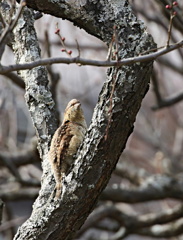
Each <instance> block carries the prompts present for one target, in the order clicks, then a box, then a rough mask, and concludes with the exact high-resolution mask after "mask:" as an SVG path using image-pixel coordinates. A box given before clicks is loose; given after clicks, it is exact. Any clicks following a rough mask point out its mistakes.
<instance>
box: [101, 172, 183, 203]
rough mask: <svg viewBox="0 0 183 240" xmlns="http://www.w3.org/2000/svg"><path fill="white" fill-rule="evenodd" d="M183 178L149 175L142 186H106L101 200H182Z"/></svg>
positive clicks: (129, 201) (133, 201)
mask: <svg viewBox="0 0 183 240" xmlns="http://www.w3.org/2000/svg"><path fill="white" fill-rule="evenodd" d="M182 184H183V180H182V179H180V178H179V179H177V178H173V177H170V176H163V175H162V176H161V175H154V176H152V177H149V178H148V179H147V180H146V181H145V182H144V183H143V185H142V186H141V187H139V188H134V189H130V190H127V189H123V188H121V187H115V188H109V187H108V188H106V189H105V190H104V191H103V193H102V194H101V197H100V199H101V200H105V201H106V200H107V201H108V200H110V201H113V202H126V203H137V202H146V201H153V200H159V199H165V198H173V199H179V200H181V199H182V198H183V189H182Z"/></svg>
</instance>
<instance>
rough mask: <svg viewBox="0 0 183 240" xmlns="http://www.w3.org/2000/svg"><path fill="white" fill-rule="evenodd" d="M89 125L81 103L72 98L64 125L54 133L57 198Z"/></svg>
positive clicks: (52, 159) (51, 154)
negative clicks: (63, 179)
mask: <svg viewBox="0 0 183 240" xmlns="http://www.w3.org/2000/svg"><path fill="white" fill-rule="evenodd" d="M86 129H87V125H86V121H85V118H84V114H83V111H82V109H81V104H80V102H79V101H78V100H76V99H72V100H71V101H70V102H69V103H68V105H67V107H66V109H65V113H64V119H63V122H62V125H61V126H60V127H59V128H58V129H57V130H56V132H55V134H54V135H53V138H52V141H51V146H50V151H49V160H50V163H51V167H52V171H53V174H54V177H55V181H56V198H59V197H60V195H61V189H62V178H63V177H64V176H65V175H66V174H67V172H68V169H69V167H70V166H71V164H72V163H73V161H74V155H75V154H76V152H77V149H78V147H79V146H80V144H81V142H82V141H83V138H84V135H85V133H86Z"/></svg>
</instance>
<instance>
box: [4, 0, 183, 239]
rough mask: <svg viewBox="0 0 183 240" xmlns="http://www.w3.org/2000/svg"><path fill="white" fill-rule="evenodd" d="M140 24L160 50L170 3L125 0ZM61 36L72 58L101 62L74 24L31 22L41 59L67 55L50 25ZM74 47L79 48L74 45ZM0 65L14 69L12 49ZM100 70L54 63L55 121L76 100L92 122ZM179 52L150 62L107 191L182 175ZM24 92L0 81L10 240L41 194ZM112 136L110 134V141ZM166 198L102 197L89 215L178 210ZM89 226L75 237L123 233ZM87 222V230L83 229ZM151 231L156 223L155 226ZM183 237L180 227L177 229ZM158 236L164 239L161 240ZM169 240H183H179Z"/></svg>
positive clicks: (100, 223)
mask: <svg viewBox="0 0 183 240" xmlns="http://www.w3.org/2000/svg"><path fill="white" fill-rule="evenodd" d="M129 2H130V3H131V6H132V8H133V10H134V12H135V14H136V15H137V17H138V18H139V19H141V20H142V21H144V24H145V25H146V26H147V31H148V32H149V33H151V34H152V36H153V38H154V40H155V42H156V43H157V44H158V47H161V46H164V45H166V42H167V39H168V29H169V23H170V10H169V9H167V8H166V7H165V6H166V5H168V4H172V3H173V1H169V0H148V1H144V0H131V1H129ZM176 2H177V3H178V5H177V4H174V11H176V15H175V17H174V19H173V27H172V32H171V37H170V43H175V42H178V41H180V40H182V38H183V34H182V33H183V2H182V1H181V0H180V1H176ZM57 23H58V27H59V29H60V34H61V35H62V37H64V38H65V41H64V42H65V45H66V48H67V50H68V51H70V50H71V51H72V56H77V55H78V54H79V53H78V52H80V55H81V57H83V58H88V59H98V60H104V59H106V57H107V47H106V46H105V44H104V43H103V42H101V41H100V40H98V39H96V38H94V37H93V36H91V35H88V34H87V33H86V32H85V31H83V30H81V29H79V28H77V27H76V26H73V24H72V23H70V22H68V21H66V20H61V19H57V18H55V17H52V16H49V15H43V17H42V18H40V19H38V20H37V21H36V24H35V28H36V30H37V34H38V38H39V43H40V48H41V52H42V57H43V58H47V57H60V56H63V57H66V56H67V54H66V53H65V52H62V48H63V46H62V45H61V43H60V39H59V37H58V35H56V34H55V30H56V25H57ZM78 46H79V48H78ZM2 63H3V64H6V65H8V64H11V63H12V64H13V63H14V57H13V53H12V51H11V49H10V48H9V47H7V48H6V51H5V53H4V55H3V59H2ZM106 70H107V69H106V68H99V67H90V66H77V65H74V64H72V65H64V64H57V65H53V66H49V67H48V74H49V80H50V87H51V90H52V94H53V97H54V100H55V102H56V107H57V111H58V118H59V119H60V121H61V120H62V116H63V111H64V109H65V107H66V105H67V103H68V101H70V99H72V98H77V99H79V100H80V101H81V103H82V107H83V110H84V113H85V117H86V119H87V124H88V125H89V124H90V121H91V117H92V114H93V109H94V107H95V104H96V103H97V100H98V95H99V93H100V90H101V87H102V85H103V83H104V81H105V78H106ZM182 83H183V50H182V49H178V50H176V51H174V52H171V53H168V54H167V55H165V56H162V57H160V58H158V59H157V60H156V61H155V63H154V72H153V75H152V78H151V84H150V90H149V92H148V93H147V95H146V97H145V98H144V100H143V103H142V107H141V109H140V111H139V113H138V116H137V120H136V123H135V129H134V132H133V133H132V135H131V136H130V138H129V140H128V143H127V146H126V149H125V151H124V153H123V154H122V156H121V157H120V160H119V163H118V165H117V168H116V170H115V171H114V173H113V175H112V177H111V180H110V182H109V186H108V187H120V188H123V189H129V190H130V189H134V188H138V187H139V186H140V185H141V184H142V183H143V182H145V181H146V180H147V179H148V178H149V177H151V176H153V175H158V176H159V175H166V176H182V174H183V151H182V150H183V102H182V101H181V100H182V99H183V84H182ZM24 93H25V92H24V89H23V85H22V84H21V83H20V82H17V81H16V79H15V77H12V76H9V77H5V76H2V75H1V76H0V198H1V199H2V200H3V201H4V202H5V208H4V213H3V221H2V225H1V226H0V240H11V239H13V236H14V234H15V233H16V230H17V227H18V226H19V225H21V224H22V223H23V222H24V221H25V220H26V219H27V218H28V217H29V216H30V214H31V210H32V204H33V202H34V200H35V198H36V196H37V194H38V192H39V188H40V179H41V174H42V170H41V164H40V158H39V155H38V152H37V146H36V137H35V131H34V128H33V125H32V121H31V118H30V115H29V112H28V109H27V106H26V104H25V100H24ZM114 137H115V136H114ZM180 203H181V202H180V201H177V200H176V201H175V200H171V199H162V200H158V201H147V202H144V201H143V202H142V203H140V202H139V203H134V204H128V203H125V202H118V203H116V202H113V201H111V200H107V199H105V200H101V201H99V203H98V205H97V206H96V210H95V211H94V212H93V215H92V216H95V212H96V213H97V211H98V209H99V208H100V207H102V206H106V205H108V204H109V205H110V206H115V207H116V208H117V209H118V210H120V211H121V212H124V213H127V214H129V215H134V216H141V215H143V214H149V213H159V212H160V211H166V210H167V209H172V208H174V207H175V206H179V204H180ZM96 219H97V220H96V221H95V222H94V223H93V224H92V221H90V217H89V218H88V220H87V222H86V225H85V226H84V227H83V228H82V229H81V231H80V232H79V233H78V236H77V239H83V240H84V239H98V240H99V239H103V240H104V239H106V240H107V239H122V238H123V237H121V238H113V236H115V233H117V232H119V230H120V229H121V227H122V226H121V224H120V223H119V222H118V221H117V220H116V218H115V217H106V215H105V214H104V215H102V214H101V216H100V217H98V218H96ZM87 224H88V225H87ZM153 226H157V225H156V224H154V225H153ZM182 233H183V230H182ZM154 237H155V236H153V235H150V234H148V231H147V233H146V234H141V233H138V234H137V233H133V231H132V232H131V233H130V234H127V236H125V237H124V238H125V239H129V240H131V239H152V238H154ZM162 239H167V238H166V237H165V238H163V237H162ZM170 239H183V238H181V232H180V235H179V237H176V236H173V237H170Z"/></svg>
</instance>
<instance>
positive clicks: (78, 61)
mask: <svg viewBox="0 0 183 240" xmlns="http://www.w3.org/2000/svg"><path fill="white" fill-rule="evenodd" d="M182 46H183V41H180V42H178V43H176V44H173V45H169V46H167V47H164V48H163V49H162V50H159V51H157V52H154V53H151V54H147V55H142V56H138V57H130V58H126V59H123V60H121V61H109V60H106V61H97V60H90V59H84V58H80V57H73V58H47V59H41V60H35V61H34V62H31V63H24V64H16V65H11V66H3V65H0V74H5V73H8V72H12V71H19V70H26V69H33V68H35V67H38V66H46V65H51V64H56V63H65V64H79V65H83V66H84V65H88V66H96V67H121V66H126V65H131V64H133V63H143V62H149V61H152V60H155V59H157V58H158V57H159V56H162V55H164V54H167V53H169V52H171V51H174V50H175V49H178V48H180V47H182Z"/></svg>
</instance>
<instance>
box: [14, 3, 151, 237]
mask: <svg viewBox="0 0 183 240" xmlns="http://www.w3.org/2000/svg"><path fill="white" fill-rule="evenodd" d="M27 2H28V5H29V6H30V7H33V8H35V9H39V10H41V11H43V12H45V13H50V14H52V15H55V16H58V17H62V18H67V19H69V20H71V21H73V22H74V23H75V24H77V25H78V26H80V27H83V28H84V29H85V30H86V31H88V32H89V33H91V34H93V35H95V36H97V37H99V38H100V39H102V40H103V41H105V42H106V43H107V44H109V43H110V41H111V38H112V35H113V27H114V25H115V26H116V32H117V36H118V46H119V50H118V55H119V57H120V58H127V57H132V56H135V55H138V54H140V53H143V52H144V51H146V50H147V49H150V48H154V43H153V40H152V38H151V36H150V35H149V34H147V32H146V29H145V27H144V25H143V24H142V23H141V22H139V21H138V20H137V19H136V17H135V16H134V15H133V13H132V12H131V9H130V7H129V5H128V3H127V1H123V0H120V1H118V0H113V1H111V0H110V1H107V0H106V1H102V0H101V1H94V0H93V1H92V0H90V1H87V3H85V4H84V5H82V6H80V5H77V6H76V5H75V4H76V3H79V2H80V1H72V0H67V1H45V0H37V1H36V0H34V1H33V0H28V1H27ZM14 35H15V44H14V49H15V53H16V56H17V62H18V63H20V62H21V63H22V62H25V61H26V62H29V61H34V59H37V58H39V57H40V53H39V50H38V49H39V47H38V46H37V38H36V34H35V31H34V28H33V12H32V10H29V9H26V10H25V11H24V15H23V17H22V18H21V19H20V20H19V23H18V25H17V27H16V29H15V31H14ZM151 71H152V63H151V62H150V63H143V64H139V63H136V64H133V65H131V66H125V67H121V68H110V69H109V70H108V72H107V79H106V82H105V83H104V86H103V88H102V90H101V93H100V96H99V100H98V103H97V105H96V107H95V110H94V114H93V118H92V122H91V125H90V127H89V129H88V133H87V135H86V137H85V140H84V143H83V144H82V146H81V148H80V150H79V152H78V156H77V160H76V164H75V165H74V167H73V170H72V171H71V172H70V174H69V175H68V176H67V177H66V179H65V182H64V185H63V192H62V198H61V200H60V201H57V202H54V201H53V199H52V197H51V192H52V191H53V188H54V180H53V176H52V174H51V171H50V166H49V162H48V159H47V151H48V146H49V141H50V135H51V133H52V130H53V129H55V120H52V112H53V102H52V99H51V95H50V92H49V89H48V88H47V84H48V81H47V77H46V72H45V69H44V68H43V67H38V68H35V69H33V70H26V71H22V72H21V76H22V77H23V78H24V79H25V83H26V101H27V103H28V107H29V110H30V113H31V116H32V119H33V123H34V125H35V127H36V130H37V134H38V139H39V142H40V145H39V148H40V153H41V156H42V158H43V164H42V166H43V177H42V188H41V191H40V195H39V197H38V199H37V200H36V202H35V203H34V206H33V212H32V215H31V217H30V218H29V219H28V220H27V221H26V222H25V223H24V224H23V225H22V226H21V227H20V228H19V230H18V232H17V234H16V236H15V238H14V239H16V240H18V239H21V240H22V239H24V240H28V239H31V240H32V239H39V240H43V239H44V240H46V239H50V240H51V239H55V240H57V239H62V240H68V239H72V238H73V236H74V234H75V232H76V231H77V230H78V229H79V228H80V227H81V226H82V224H83V223H84V221H85V220H86V218H87V216H88V215H89V213H90V212H91V211H92V209H93V207H94V205H95V203H96V202H97V199H98V197H99V195H100V193H101V191H102V190H103V189H104V187H105V186H106V184H107V182H108V180H109V178H110V176H111V173H112V171H113V169H114V168H115V166H116V163H117V161H118V158H119V156H120V154H121V152H122V151H123V149H124V148H125V144H126V141H127V139H128V137H129V135H130V134H131V132H132V131H133V124H134V122H135V118H136V115H137V113H138V110H139V108H140V105H141V101H142V99H143V97H144V96H145V94H146V92H147V89H148V84H149V77H150V74H151Z"/></svg>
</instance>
